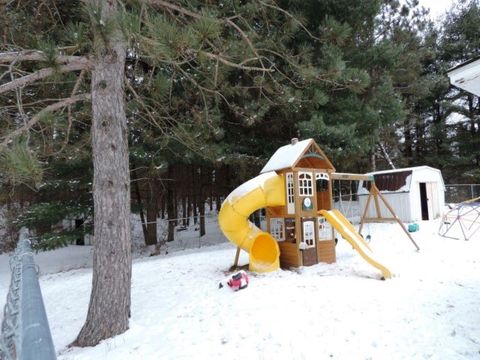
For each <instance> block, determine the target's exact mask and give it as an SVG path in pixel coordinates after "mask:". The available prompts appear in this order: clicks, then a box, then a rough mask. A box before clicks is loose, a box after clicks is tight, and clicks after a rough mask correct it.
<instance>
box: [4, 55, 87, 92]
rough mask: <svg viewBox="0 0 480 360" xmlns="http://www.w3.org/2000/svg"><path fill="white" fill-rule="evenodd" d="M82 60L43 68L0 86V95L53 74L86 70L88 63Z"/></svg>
mask: <svg viewBox="0 0 480 360" xmlns="http://www.w3.org/2000/svg"><path fill="white" fill-rule="evenodd" d="M82 59H83V60H80V61H75V62H72V63H70V64H66V65H62V66H59V67H55V68H53V67H51V68H45V69H40V70H38V71H35V72H34V73H32V74H30V75H26V76H23V77H21V78H18V79H15V80H13V81H10V82H8V83H6V84H3V85H0V94H3V93H5V92H7V91H11V90H15V89H17V88H19V87H22V86H25V85H28V84H30V83H33V82H35V81H37V80H40V79H44V78H46V77H49V76H52V75H54V74H55V73H66V72H70V71H77V70H84V69H88V68H89V67H90V65H91V64H90V61H89V60H87V59H85V58H82Z"/></svg>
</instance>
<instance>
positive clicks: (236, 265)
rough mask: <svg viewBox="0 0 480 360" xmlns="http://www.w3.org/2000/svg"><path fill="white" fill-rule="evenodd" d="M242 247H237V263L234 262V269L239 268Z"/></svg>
mask: <svg viewBox="0 0 480 360" xmlns="http://www.w3.org/2000/svg"><path fill="white" fill-rule="evenodd" d="M240 250H241V249H240V246H237V252H236V253H235V261H234V262H233V268H234V269H236V268H238V259H239V258H240Z"/></svg>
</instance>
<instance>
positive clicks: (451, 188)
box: [445, 184, 480, 204]
mask: <svg viewBox="0 0 480 360" xmlns="http://www.w3.org/2000/svg"><path fill="white" fill-rule="evenodd" d="M479 196H480V184H448V185H445V202H446V203H454V204H457V203H461V202H464V201H467V200H470V199H474V198H477V197H479Z"/></svg>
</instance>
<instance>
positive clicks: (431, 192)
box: [427, 182, 440, 220]
mask: <svg viewBox="0 0 480 360" xmlns="http://www.w3.org/2000/svg"><path fill="white" fill-rule="evenodd" d="M427 199H428V219H429V220H433V219H435V218H437V217H438V216H439V215H440V211H439V209H438V194H437V184H436V183H434V182H428V183H427Z"/></svg>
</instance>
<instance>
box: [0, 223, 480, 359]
mask: <svg viewBox="0 0 480 360" xmlns="http://www.w3.org/2000/svg"><path fill="white" fill-rule="evenodd" d="M437 229H438V222H437V221H435V222H422V223H420V231H419V232H417V233H414V234H413V235H414V238H415V241H416V242H417V243H418V244H419V246H420V248H421V251H420V252H416V251H415V249H414V247H413V245H412V244H411V243H410V241H409V240H408V238H407V237H406V236H405V235H404V234H403V233H402V231H401V230H400V228H399V227H398V225H396V224H376V225H369V226H367V229H366V231H367V233H368V232H369V233H370V234H371V235H372V242H371V245H372V248H373V249H374V251H375V252H376V253H378V254H381V255H382V258H383V259H386V261H387V262H388V264H386V265H388V266H389V267H390V268H392V269H393V272H394V273H395V274H396V276H395V277H394V278H393V279H391V280H387V281H380V280H378V279H379V278H380V276H381V274H380V273H379V272H378V271H377V270H376V269H375V268H373V267H371V266H369V265H368V264H367V263H366V262H364V261H363V260H362V258H361V257H360V256H359V255H358V254H357V253H356V252H355V251H353V250H352V249H351V247H350V246H349V245H348V243H346V242H345V241H342V240H340V241H339V244H338V246H337V263H335V264H331V265H328V264H319V265H316V266H312V267H308V268H300V269H297V270H295V271H278V272H275V273H268V274H262V275H253V274H250V286H249V287H248V288H247V289H245V290H242V291H239V292H233V291H231V290H230V289H229V288H227V287H224V288H222V289H219V288H218V282H219V281H220V280H222V279H224V278H225V276H226V272H227V270H228V268H229V267H230V266H231V265H232V262H233V258H234V255H235V248H234V246H233V245H231V244H229V243H224V244H220V245H215V246H210V247H203V248H200V249H188V250H184V251H179V252H171V253H170V254H168V255H161V256H157V257H149V258H140V259H136V260H135V261H134V265H133V280H132V318H131V321H130V330H129V331H127V332H126V333H125V334H122V335H120V336H117V337H115V338H113V339H109V340H106V341H104V342H102V343H101V344H99V345H98V346H96V347H93V348H84V349H80V348H67V345H68V344H69V343H70V342H71V341H73V340H74V339H75V336H76V335H77V334H78V332H79V330H80V328H81V326H82V325H83V322H84V320H85V316H86V313H87V308H88V301H89V293H90V286H91V270H90V269H88V268H84V269H77V270H71V271H64V272H60V273H53V274H46V275H43V276H42V277H41V287H42V292H43V295H44V299H45V303H46V307H47V313H48V317H49V321H50V326H51V329H52V335H53V339H54V343H55V347H56V349H57V351H58V353H59V359H64V360H66V359H69V360H70V359H478V358H480V313H479V312H478V309H479V308H480V275H479V274H480V237H478V236H477V237H476V238H475V239H472V240H471V241H458V240H451V239H445V238H442V237H439V236H438V235H436V233H437ZM207 236H208V235H207ZM62 251H63V252H64V253H63V254H64V255H62V256H59V254H62V253H61V252H62ZM89 251H90V250H89V248H88V247H71V248H68V249H62V250H58V251H57V252H50V253H45V254H40V255H38V256H37V259H36V261H37V263H39V264H40V267H41V268H42V269H44V268H45V267H46V268H47V269H48V266H50V269H51V270H53V269H54V264H55V262H56V261H59V259H61V258H64V259H65V257H67V254H70V255H69V256H72V254H75V252H80V253H81V255H80V256H77V257H75V259H77V258H78V259H81V261H78V263H79V264H78V265H82V266H87V267H88V266H89V265H88V264H89V256H90V255H89ZM55 254H57V255H56V256H55ZM4 260H6V257H2V258H1V265H0V266H2V267H3V266H4V264H5V263H6V261H4ZM247 261H248V260H247V256H246V254H244V253H242V257H241V262H242V263H246V262H247ZM72 262H73V263H75V261H73V260H72V261H71V262H70V264H72ZM64 269H65V268H64ZM0 272H1V275H0V276H1V277H0V280H1V283H2V285H5V287H3V288H0V299H1V301H0V303H1V304H2V305H3V301H4V298H5V292H6V286H7V284H5V282H4V281H5V279H6V272H5V269H4V268H3V270H2V269H0ZM42 272H43V273H45V272H50V271H43V270H42ZM7 283H8V282H7Z"/></svg>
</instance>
